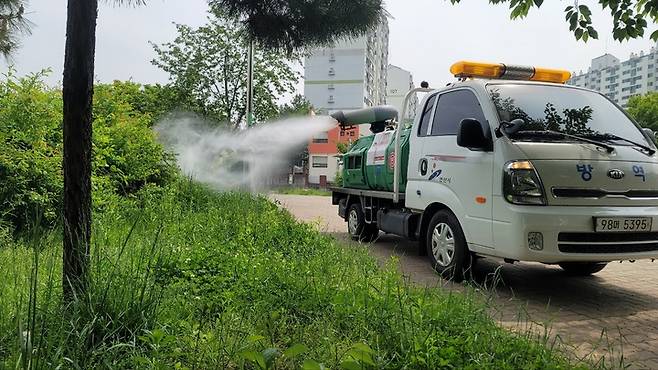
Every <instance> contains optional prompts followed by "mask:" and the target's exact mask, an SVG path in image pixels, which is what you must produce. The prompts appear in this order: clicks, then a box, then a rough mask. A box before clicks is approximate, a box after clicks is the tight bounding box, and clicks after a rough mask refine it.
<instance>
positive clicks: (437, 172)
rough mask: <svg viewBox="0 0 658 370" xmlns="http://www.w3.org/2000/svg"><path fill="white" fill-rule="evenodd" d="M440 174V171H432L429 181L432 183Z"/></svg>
mask: <svg viewBox="0 0 658 370" xmlns="http://www.w3.org/2000/svg"><path fill="white" fill-rule="evenodd" d="M441 172H442V171H441V170H436V171H434V172H433V173H432V174H431V175H430V178H429V181H432V180H434V179H435V178H437V177H438V176H439V175H440V174H441Z"/></svg>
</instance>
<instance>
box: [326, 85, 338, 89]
mask: <svg viewBox="0 0 658 370" xmlns="http://www.w3.org/2000/svg"><path fill="white" fill-rule="evenodd" d="M335 88H336V87H335V86H334V84H329V85H327V89H329V90H334V89H335Z"/></svg>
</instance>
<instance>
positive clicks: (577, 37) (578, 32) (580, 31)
mask: <svg viewBox="0 0 658 370" xmlns="http://www.w3.org/2000/svg"><path fill="white" fill-rule="evenodd" d="M574 35H575V36H576V40H580V38H581V37H583V29H582V28H579V29H577V30H576V32H574Z"/></svg>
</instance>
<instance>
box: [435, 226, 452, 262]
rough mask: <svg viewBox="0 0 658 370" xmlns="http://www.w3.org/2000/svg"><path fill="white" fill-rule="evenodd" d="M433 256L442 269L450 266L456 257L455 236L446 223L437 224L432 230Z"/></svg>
mask: <svg viewBox="0 0 658 370" xmlns="http://www.w3.org/2000/svg"><path fill="white" fill-rule="evenodd" d="M432 255H433V256H434V259H435V260H436V263H437V264H439V265H440V266H442V267H446V266H448V265H449V264H450V263H451V262H452V259H453V257H454V256H455V238H454V234H453V233H452V229H451V228H450V226H448V225H447V224H445V223H439V224H437V225H436V226H435V227H434V230H432Z"/></svg>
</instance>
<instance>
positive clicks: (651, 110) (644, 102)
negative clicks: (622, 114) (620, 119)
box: [628, 92, 658, 131]
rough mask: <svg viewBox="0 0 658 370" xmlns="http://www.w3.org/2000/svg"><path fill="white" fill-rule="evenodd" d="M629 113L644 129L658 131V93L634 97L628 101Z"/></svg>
mask: <svg viewBox="0 0 658 370" xmlns="http://www.w3.org/2000/svg"><path fill="white" fill-rule="evenodd" d="M628 113H630V115H631V116H633V118H635V120H636V121H637V122H638V123H639V124H640V125H641V126H642V127H647V128H650V129H652V130H654V131H658V92H652V93H648V94H646V95H644V96H634V97H632V98H631V99H630V100H629V101H628Z"/></svg>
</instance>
